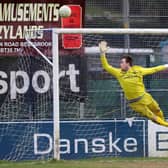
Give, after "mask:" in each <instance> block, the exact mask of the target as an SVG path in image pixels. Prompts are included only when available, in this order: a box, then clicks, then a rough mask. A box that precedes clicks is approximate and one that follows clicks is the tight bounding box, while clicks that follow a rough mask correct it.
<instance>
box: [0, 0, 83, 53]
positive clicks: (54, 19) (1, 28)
mask: <svg viewBox="0 0 168 168" xmlns="http://www.w3.org/2000/svg"><path fill="white" fill-rule="evenodd" d="M46 2H47V3H46ZM65 4H66V5H68V4H71V5H72V6H73V5H77V6H78V7H80V8H81V9H82V10H83V12H82V13H80V14H81V17H82V18H84V5H85V1H84V0H64V1H62V0H36V1H33V0H24V1H23V0H13V1H11V0H1V1H0V56H17V55H18V53H19V51H20V49H21V47H24V45H25V32H26V31H27V30H28V29H45V28H56V27H61V19H60V17H59V13H58V10H59V8H60V7H61V6H62V5H65ZM72 8H73V7H72ZM80 12H81V11H80ZM74 18H76V17H73V19H74ZM82 18H80V19H81V20H83V19H82ZM76 20H77V19H75V24H76ZM80 24H81V25H80V26H82V24H83V23H82V22H81V23H80ZM76 26H78V24H76ZM65 39H68V38H65ZM40 40H41V41H43V39H42V37H41V39H40V38H39V39H38V41H40ZM50 41H51V39H50ZM75 42H76V41H75ZM75 42H74V43H75ZM77 42H78V43H79V42H81V38H79V37H78V41H77ZM66 45H67V40H65V46H66ZM68 47H69V46H68ZM65 48H66V47H65Z"/></svg>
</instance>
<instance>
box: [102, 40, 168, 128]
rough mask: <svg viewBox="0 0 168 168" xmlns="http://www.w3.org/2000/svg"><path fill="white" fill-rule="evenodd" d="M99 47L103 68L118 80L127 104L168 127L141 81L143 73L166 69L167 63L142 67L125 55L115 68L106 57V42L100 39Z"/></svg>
mask: <svg viewBox="0 0 168 168" xmlns="http://www.w3.org/2000/svg"><path fill="white" fill-rule="evenodd" d="M99 49H100V57H101V63H102V66H103V68H104V69H105V70H106V71H107V72H108V73H110V74H111V75H113V76H114V77H115V78H116V79H117V80H118V81H119V83H120V85H121V88H122V89H123V91H124V94H125V97H126V99H127V101H128V103H129V106H130V107H131V108H132V109H133V110H134V111H136V112H138V113H140V114H141V115H142V116H145V117H147V118H148V119H150V120H152V121H154V122H156V123H158V124H159V125H163V126H166V127H168V122H166V121H165V118H164V115H163V112H162V110H161V109H160V107H159V104H158V103H157V102H156V101H155V100H154V98H153V97H152V96H151V95H150V94H149V93H147V91H146V90H145V86H144V83H143V77H144V76H145V75H150V74H153V73H156V72H159V71H163V70H166V69H167V68H168V64H165V65H160V66H156V67H151V68H144V67H141V66H137V65H133V60H132V58H131V57H130V56H128V55H127V56H123V57H122V58H121V59H120V68H115V67H113V66H111V65H109V63H108V61H107V59H106V52H107V50H108V47H107V42H106V41H101V42H100V43H99Z"/></svg>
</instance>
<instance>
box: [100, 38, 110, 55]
mask: <svg viewBox="0 0 168 168" xmlns="http://www.w3.org/2000/svg"><path fill="white" fill-rule="evenodd" d="M108 49H109V47H108V46H107V42H106V41H101V42H100V43H99V50H100V54H101V55H105V54H106V52H107V50H108Z"/></svg>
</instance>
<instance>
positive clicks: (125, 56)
mask: <svg viewBox="0 0 168 168" xmlns="http://www.w3.org/2000/svg"><path fill="white" fill-rule="evenodd" d="M121 59H125V61H126V62H127V63H129V64H130V66H132V65H133V59H132V57H131V56H129V55H123V56H122V57H121Z"/></svg>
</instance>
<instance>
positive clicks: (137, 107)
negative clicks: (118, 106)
mask: <svg viewBox="0 0 168 168" xmlns="http://www.w3.org/2000/svg"><path fill="white" fill-rule="evenodd" d="M130 107H131V108H132V109H133V110H134V111H136V112H139V113H140V114H141V115H143V116H145V117H147V118H148V119H150V120H152V121H154V122H156V123H158V124H159V125H163V126H166V127H168V122H166V121H164V119H162V118H161V117H159V116H157V115H156V114H155V113H153V112H152V111H151V109H150V108H149V107H148V105H145V104H137V103H132V104H130Z"/></svg>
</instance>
